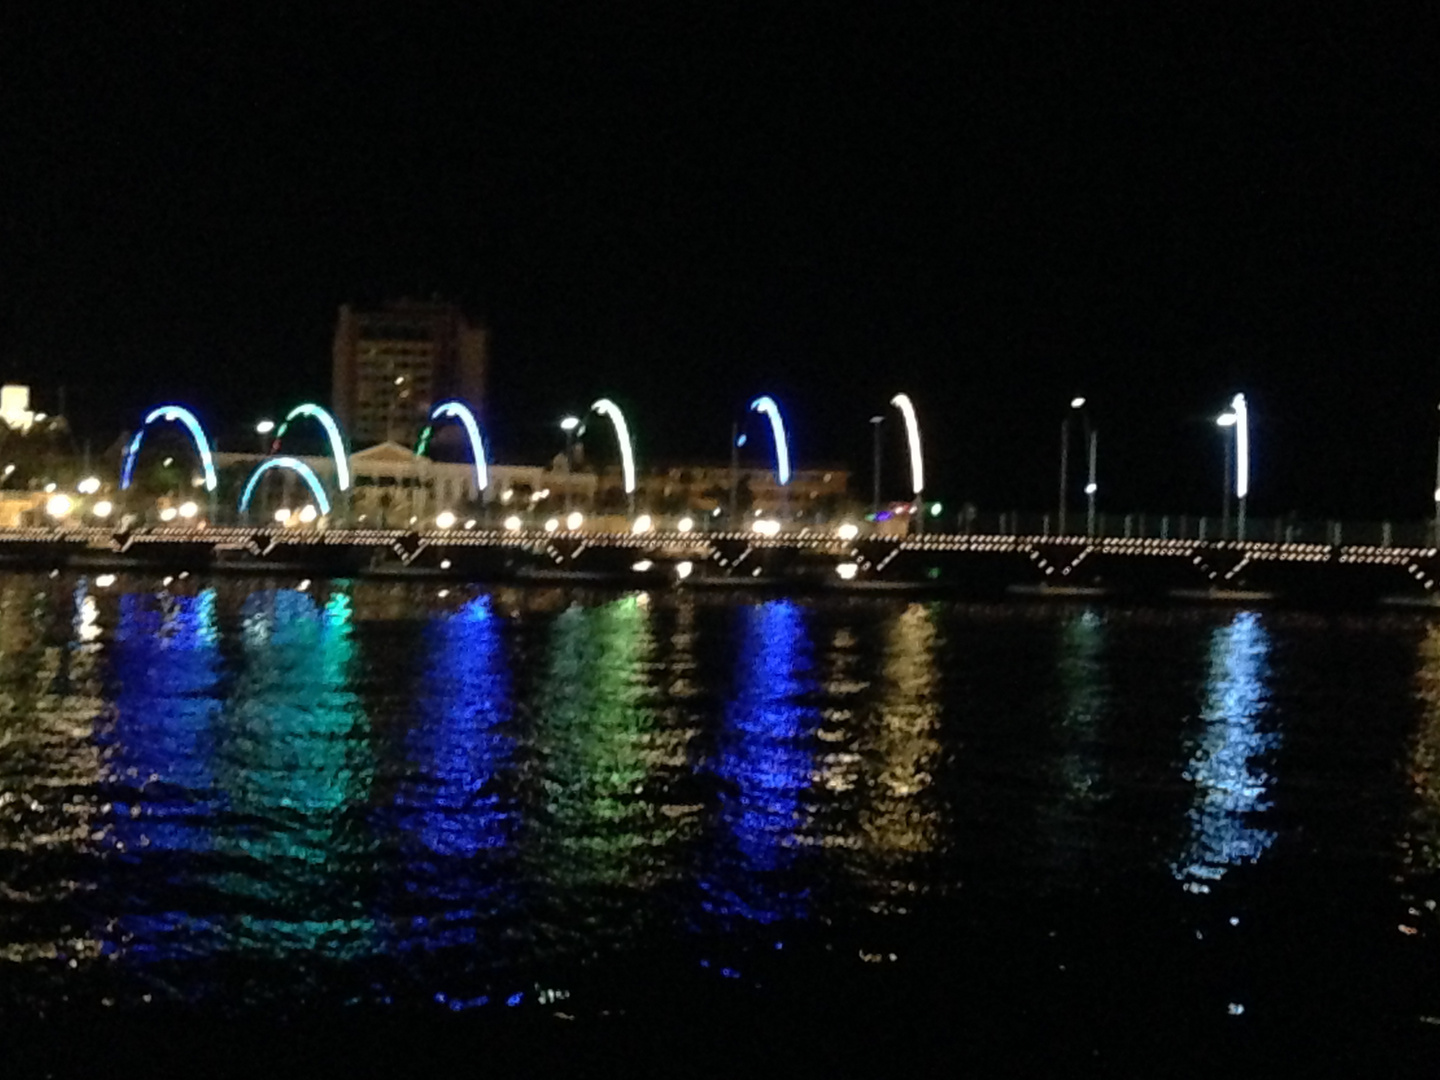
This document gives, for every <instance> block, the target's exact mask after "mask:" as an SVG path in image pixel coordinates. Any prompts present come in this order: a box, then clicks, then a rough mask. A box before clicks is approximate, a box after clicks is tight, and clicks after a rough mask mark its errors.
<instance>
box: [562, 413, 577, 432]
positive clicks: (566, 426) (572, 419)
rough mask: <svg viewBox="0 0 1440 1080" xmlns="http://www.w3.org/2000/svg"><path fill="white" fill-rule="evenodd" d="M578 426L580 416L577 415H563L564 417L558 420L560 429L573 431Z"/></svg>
mask: <svg viewBox="0 0 1440 1080" xmlns="http://www.w3.org/2000/svg"><path fill="white" fill-rule="evenodd" d="M579 426H580V418H579V417H578V416H567V417H565V419H563V420H561V421H560V430H561V431H574V430H575V429H576V428H578V427H579Z"/></svg>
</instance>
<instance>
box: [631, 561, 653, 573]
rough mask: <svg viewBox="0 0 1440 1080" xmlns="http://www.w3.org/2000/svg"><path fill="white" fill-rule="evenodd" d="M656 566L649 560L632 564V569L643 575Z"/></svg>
mask: <svg viewBox="0 0 1440 1080" xmlns="http://www.w3.org/2000/svg"><path fill="white" fill-rule="evenodd" d="M654 565H655V564H654V563H653V562H651V561H650V560H649V559H641V560H640V561H639V562H637V563H633V564H631V566H630V569H631V570H634V571H635V572H636V573H637V574H643V573H645V571H646V570H649V569H650V568H651V567H652V566H654Z"/></svg>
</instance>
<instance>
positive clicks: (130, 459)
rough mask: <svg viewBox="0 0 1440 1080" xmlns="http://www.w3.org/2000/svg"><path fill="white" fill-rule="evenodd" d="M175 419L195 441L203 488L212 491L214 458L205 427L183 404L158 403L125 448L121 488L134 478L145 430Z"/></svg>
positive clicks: (213, 488) (214, 481) (214, 483)
mask: <svg viewBox="0 0 1440 1080" xmlns="http://www.w3.org/2000/svg"><path fill="white" fill-rule="evenodd" d="M160 420H165V421H175V422H176V423H179V424H180V425H181V426H183V427H184V428H185V430H186V431H188V432H190V438H191V439H192V440H193V441H194V443H195V449H196V450H197V451H198V452H199V454H200V466H201V468H202V469H204V471H205V490H206V491H214V490H215V486H216V478H215V458H214V455H212V454H211V452H210V440H209V439H208V438H206V437H205V428H204V427H202V426H201V424H200V421H199V420H197V419H196V418H195V414H194V413H192V412H191V411H190V410H189V409H187V408H185V407H184V406H183V405H160V406H158V407H156V408H154V409H151V410H150V413H149V415H148V416H146V417H145V422H144V423H142V424H141V425H140V430H139V431H137V432H136V433H135V438H133V439H131V440H130V445H129V446H128V447H126V449H125V464H124V465H123V466H122V467H121V469H120V487H121V489H122V490H124V489H125V488H128V487H129V486H130V481H131V480H133V479H134V478H135V459H136V457H138V456H139V454H140V443H141V442H142V441H143V440H144V438H145V432H146V431H148V430H149V428H150V425H151V424H153V423H155V422H157V421H160Z"/></svg>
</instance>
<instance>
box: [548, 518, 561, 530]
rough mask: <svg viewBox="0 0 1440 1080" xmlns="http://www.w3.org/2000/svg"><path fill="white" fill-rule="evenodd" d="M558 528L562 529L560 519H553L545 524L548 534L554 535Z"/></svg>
mask: <svg viewBox="0 0 1440 1080" xmlns="http://www.w3.org/2000/svg"><path fill="white" fill-rule="evenodd" d="M558 528H560V519H559V518H551V519H550V520H548V521H547V522H545V531H546V532H547V533H553V532H554V531H555V530H556V529H558Z"/></svg>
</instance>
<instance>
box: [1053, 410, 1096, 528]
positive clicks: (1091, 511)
mask: <svg viewBox="0 0 1440 1080" xmlns="http://www.w3.org/2000/svg"><path fill="white" fill-rule="evenodd" d="M1077 412H1078V413H1079V414H1080V422H1081V424H1082V425H1083V427H1082V430H1083V431H1084V434H1085V457H1086V473H1085V535H1086V536H1094V535H1095V493H1096V492H1098V491H1099V490H1100V488H1099V486H1098V485H1097V484H1096V482H1095V456H1096V451H1097V449H1098V443H1099V441H1100V439H1099V432H1097V431H1096V430H1095V425H1094V424H1092V423H1091V422H1090V414H1089V413H1088V412H1086V411H1085V398H1083V397H1080V396H1078V395H1077V396H1076V397H1073V398H1071V399H1070V413H1077ZM1070 413H1066V414H1065V419H1064V420H1061V421H1060V500H1059V501H1060V505H1059V513H1058V514H1057V515H1056V519H1057V520H1056V530H1055V531H1056V533H1057V534H1058V535H1062V536H1063V535H1064V533H1065V511H1066V509H1067V506H1066V504H1067V503H1068V502H1069V499H1068V497H1067V488H1068V487H1069V484H1070Z"/></svg>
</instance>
